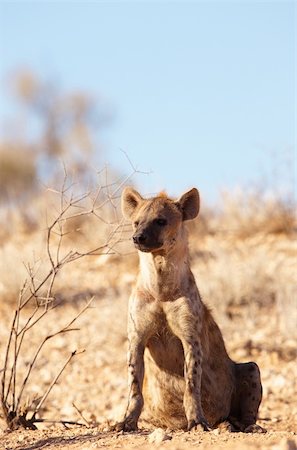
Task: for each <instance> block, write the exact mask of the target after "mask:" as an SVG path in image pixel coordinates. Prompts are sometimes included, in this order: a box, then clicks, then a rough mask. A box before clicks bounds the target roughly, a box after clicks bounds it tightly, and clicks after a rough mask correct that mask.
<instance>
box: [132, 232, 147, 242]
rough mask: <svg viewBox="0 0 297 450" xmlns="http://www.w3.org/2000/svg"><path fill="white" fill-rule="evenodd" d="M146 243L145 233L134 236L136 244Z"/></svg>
mask: <svg viewBox="0 0 297 450" xmlns="http://www.w3.org/2000/svg"><path fill="white" fill-rule="evenodd" d="M145 241H146V236H145V235H144V234H143V233H140V234H134V236H133V242H134V244H143V243H144V242H145Z"/></svg>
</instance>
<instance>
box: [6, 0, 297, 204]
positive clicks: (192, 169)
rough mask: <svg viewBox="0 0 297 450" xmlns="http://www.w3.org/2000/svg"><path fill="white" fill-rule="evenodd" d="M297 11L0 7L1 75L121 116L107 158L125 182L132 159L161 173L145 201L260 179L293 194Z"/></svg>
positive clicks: (210, 6)
mask: <svg viewBox="0 0 297 450" xmlns="http://www.w3.org/2000/svg"><path fill="white" fill-rule="evenodd" d="M294 9H296V7H295V3H294V2H286V1H273V2H269V1H261V2H256V1H252V0H251V1H247V2H244V1H230V2H225V1H192V2H186V1H176V2H169V1H151V2H149V1H148V2H142V1H138V2H136V1H134V2H132V1H131V2H125V1H119V2H114V1H109V2H101V1H97V2H86V1H85V2H82V1H81V2H77V1H76V2H70V1H64V2H59V1H57V2H53V1H52V2H44V1H39V2H25V1H22V2H12V1H11V2H3V1H2V2H1V1H0V29H1V31H0V71H1V73H0V76H1V80H2V81H3V80H4V79H5V76H7V74H8V73H9V71H12V70H14V69H15V68H17V67H24V66H25V67H28V68H31V69H33V70H36V71H37V72H38V73H39V74H41V75H42V76H44V77H47V78H52V79H54V80H56V81H58V83H59V84H60V85H61V87H62V88H63V89H65V90H72V89H83V90H87V91H91V92H93V93H94V94H96V95H98V96H100V95H103V96H104V98H106V99H107V100H108V102H109V103H110V104H111V105H112V108H113V109H114V110H115V119H114V121H113V124H112V125H111V126H110V127H109V129H108V130H107V131H106V132H105V133H104V137H103V139H104V143H105V146H106V149H107V150H106V153H105V155H104V158H105V159H106V160H107V161H109V162H110V163H111V164H113V165H115V166H116V167H118V168H119V169H120V170H126V171H127V170H129V169H128V163H127V161H126V160H125V157H124V156H123V154H122V153H121V152H120V149H123V150H125V151H126V152H127V153H128V155H129V157H130V159H131V160H132V161H133V163H134V164H135V165H136V166H137V167H138V168H139V169H142V170H143V171H152V173H151V174H150V175H148V176H144V175H143V176H140V177H139V179H138V183H139V187H140V188H141V189H142V190H143V191H144V192H156V191H158V190H160V189H163V188H165V189H166V190H167V191H168V193H170V194H172V195H179V194H180V193H181V192H182V191H184V190H186V189H187V188H189V187H192V186H197V187H198V188H200V190H201V191H202V194H203V195H204V196H205V197H206V198H207V199H215V198H216V197H217V195H218V192H219V191H220V190H221V189H229V190H232V189H234V188H235V187H236V186H238V185H241V186H244V187H247V186H250V185H253V184H254V183H257V182H258V181H259V180H262V181H263V182H264V184H265V183H267V184H268V185H269V187H273V188H279V189H282V188H285V187H289V188H290V189H292V183H293V178H294V167H293V166H294V162H293V155H294V146H295V145H296V136H295V134H296V130H295V120H296V117H295V109H296V92H295V86H296V67H295V64H296V36H294V28H296V11H295V10H294ZM3 86H4V85H3V83H2V87H1V99H2V100H1V106H0V114H1V117H2V118H3V117H4V116H5V115H6V114H7V113H8V111H9V106H10V105H9V101H8V99H7V97H6V96H5V92H4V87H3ZM295 164H296V159H295ZM295 169H296V166H295ZM275 173H276V174H277V175H276V176H275ZM274 176H275V179H273V177H274ZM265 180H266V181H265Z"/></svg>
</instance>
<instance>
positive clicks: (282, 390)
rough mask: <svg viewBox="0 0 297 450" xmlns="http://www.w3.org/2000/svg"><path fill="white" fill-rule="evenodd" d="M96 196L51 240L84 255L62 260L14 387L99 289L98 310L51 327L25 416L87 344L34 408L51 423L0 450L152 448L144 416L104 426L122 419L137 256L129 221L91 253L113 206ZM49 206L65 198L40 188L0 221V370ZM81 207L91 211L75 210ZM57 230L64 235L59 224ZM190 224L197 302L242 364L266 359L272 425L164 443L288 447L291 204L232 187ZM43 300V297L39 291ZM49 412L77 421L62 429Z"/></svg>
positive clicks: (40, 252) (44, 255)
mask: <svg viewBox="0 0 297 450" xmlns="http://www.w3.org/2000/svg"><path fill="white" fill-rule="evenodd" d="M113 188H114V186H113ZM116 193H117V194H118V193H119V189H116ZM101 194H102V193H100V195H101ZM114 197H117V195H114ZM68 198H69V197H68ZM91 198H92V200H90V196H88V197H86V198H84V199H82V202H83V205H80V206H82V208H79V209H77V208H74V210H73V208H70V210H71V211H70V216H71V218H69V220H64V221H63V241H62V244H61V242H60V240H61V233H57V234H56V236H55V237H53V242H52V244H51V245H52V246H53V247H52V250H53V251H55V252H57V249H58V248H59V252H60V253H61V256H60V257H61V258H62V257H64V256H65V255H67V254H69V252H72V253H71V254H73V255H83V254H85V253H87V255H86V256H84V257H83V258H79V259H78V260H77V261H74V262H72V263H71V264H69V265H67V267H65V268H63V270H61V271H60V272H59V273H58V274H57V278H56V280H55V284H54V287H53V292H50V294H48V295H47V297H46V296H45V297H46V299H47V302H48V301H49V299H54V301H55V302H60V303H61V304H60V306H58V307H55V308H49V311H48V312H47V314H46V320H40V322H38V323H37V324H36V325H35V326H34V327H32V328H31V329H30V333H29V332H28V336H27V335H26V336H25V338H24V342H23V344H22V351H21V352H20V355H19V358H18V365H17V377H16V381H15V383H16V386H18V383H19V386H21V383H22V380H24V377H26V373H27V372H28V367H30V362H31V361H32V357H34V352H35V351H36V350H35V349H36V348H38V346H39V345H40V343H41V342H43V340H44V339H45V338H46V337H47V336H48V335H51V334H53V332H54V331H55V332H57V331H58V330H62V329H63V327H65V324H67V323H68V322H69V321H70V320H71V318H73V317H75V316H76V315H77V314H78V312H79V311H80V310H81V308H82V307H84V305H85V304H86V302H87V301H88V300H89V299H90V298H91V297H93V296H94V300H93V307H92V308H91V309H88V310H87V311H85V313H84V314H83V315H81V316H80V317H79V318H78V319H77V325H75V328H80V331H74V332H72V333H58V334H57V336H55V339H50V340H46V342H45V344H44V346H43V347H42V349H41V351H40V355H39V358H38V360H37V361H36V362H35V365H34V370H32V373H31V374H30V380H29V382H28V383H27V384H26V386H25V389H24V393H23V395H22V405H21V407H22V411H26V413H30V411H31V415H32V414H33V413H34V411H35V410H36V406H38V405H40V400H41V399H42V398H43V396H44V394H45V393H46V392H47V390H48V388H49V387H50V386H51V385H52V383H53V380H55V377H56V375H57V372H58V371H59V369H60V368H61V367H62V366H63V364H64V362H65V361H67V358H69V355H70V354H72V352H74V351H78V352H79V351H80V350H81V349H86V352H84V353H83V354H81V355H79V356H77V358H76V359H75V360H73V361H71V363H70V364H69V365H68V366H67V367H66V368H65V370H64V372H63V373H62V375H61V377H60V378H59V379H58V380H57V381H56V382H55V383H54V385H52V389H51V391H50V392H49V395H48V396H47V397H46V401H44V402H42V405H41V406H38V408H37V412H36V418H37V419H38V418H42V419H43V420H48V421H53V422H49V423H48V424H45V423H41V424H38V423H36V424H35V425H37V427H38V428H41V429H40V430H37V431H28V430H27V431H20V430H16V431H14V432H12V433H10V434H3V435H2V438H1V439H2V442H3V448H6V449H12V448H18V449H30V448H42V446H43V445H45V444H46V448H51V449H54V448H91V447H92V448H96V447H100V446H106V447H108V446H119V447H125V448H129V447H137V446H139V445H147V448H151V447H150V446H151V445H152V444H150V443H149V442H150V441H149V438H148V436H147V435H148V433H149V432H150V431H151V430H150V431H146V430H148V429H149V426H148V424H146V423H142V426H143V430H144V431H142V432H141V433H140V434H138V435H136V436H132V437H129V438H128V440H127V437H125V435H114V434H111V435H110V434H109V433H108V432H107V431H106V430H107V424H108V423H109V422H110V421H114V420H116V419H118V418H120V416H121V415H122V413H123V411H124V408H125V401H126V400H125V399H126V368H125V359H126V312H127V298H128V295H129V291H130V289H131V285H132V283H133V279H134V275H135V273H136V269H137V257H136V255H135V253H134V251H133V249H132V247H131V246H130V244H128V243H127V242H124V243H122V240H123V236H125V237H128V235H129V233H128V234H127V232H126V229H125V227H124V228H123V227H121V234H120V237H119V239H120V241H121V243H120V244H119V245H118V246H117V247H114V245H111V246H110V247H108V248H110V249H112V250H113V251H112V252H111V253H112V254H106V255H102V254H101V253H110V252H109V251H107V252H99V254H96V252H93V253H95V254H93V255H92V249H98V248H99V247H100V248H101V246H102V242H106V239H107V240H108V236H110V231H111V228H110V226H111V225H110V224H111V223H112V224H113V226H114V223H115V218H116V216H115V215H114V214H115V211H116V209H115V208H116V205H115V204H114V205H113V206H112V207H111V205H110V189H109V190H108V194H106V193H105V197H104V196H103V197H100V201H101V203H99V204H97V206H100V207H101V208H102V210H100V214H98V217H95V216H94V214H93V211H94V208H93V207H92V206H90V205H94V196H93V197H92V196H91ZM98 198H99V197H97V198H96V201H97V199H98ZM104 198H105V203H104ZM88 202H89V203H88ZM46 207H47V211H48V216H49V215H52V216H53V217H55V216H57V214H58V216H59V214H61V203H60V195H59V194H56V193H55V192H47V194H46V196H42V197H40V196H38V197H37V198H36V199H35V200H34V205H32V204H31V205H30V208H29V209H28V210H27V211H26V214H24V213H23V212H21V211H16V210H15V211H13V213H12V212H10V217H9V222H4V223H3V222H2V228H1V246H0V254H1V257H0V264H1V283H0V293H1V305H0V307H1V328H0V343H1V367H2V368H3V365H4V355H5V346H6V343H7V339H8V335H9V329H10V325H11V321H12V319H13V315H14V309H15V307H16V302H17V301H18V292H19V288H20V287H21V286H22V283H23V280H24V278H25V277H26V276H27V277H28V267H37V266H38V274H36V275H35V277H36V279H43V278H42V277H44V276H46V273H47V270H48V268H49V267H50V265H51V261H50V260H49V255H48V229H49V223H50V218H49V217H48V216H46V214H45V209H46ZM63 207H64V208H65V204H62V208H63ZM99 209H100V208H99ZM30 211H34V214H30ZM83 211H84V212H86V214H82V212H83ZM102 214H103V216H102ZM28 224H29V225H28ZM59 230H60V232H61V227H60V226H59ZM56 231H57V230H56ZM117 231H120V229H119V228H117ZM124 231H125V233H124ZM189 232H190V243H191V244H190V248H191V254H192V265H193V271H194V274H195V276H196V278H197V281H198V285H199V287H200V291H201V293H202V296H203V298H204V300H205V301H206V302H207V303H208V304H209V305H210V306H211V307H212V309H213V312H214V315H215V317H216V320H217V321H218V323H219V324H220V326H221V328H222V330H223V334H224V336H225V339H226V342H227V347H228V350H229V352H230V354H231V356H232V357H233V358H234V359H235V360H241V361H248V360H250V359H253V360H256V361H257V363H258V364H259V365H260V367H261V371H262V381H263V385H264V398H263V403H262V406H261V409H260V422H259V423H260V424H261V425H262V426H264V427H266V428H267V429H268V430H270V434H269V436H268V438H267V437H266V438H265V440H264V438H263V437H247V436H242V435H241V433H239V434H238V435H236V436H235V437H234V436H233V437H232V438H231V437H230V438H228V439H227V441H226V437H225V435H219V434H213V433H211V434H210V435H208V436H205V434H204V435H202V434H199V433H194V434H188V433H185V434H183V433H170V434H169V437H172V439H171V440H170V441H166V442H164V444H162V445H163V446H164V448H165V447H166V448H184V446H188V447H191V446H195V445H196V444H197V443H198V442H199V443H200V444H202V443H204V445H205V448H207V445H213V444H217V445H225V446H226V448H227V447H228V448H236V446H237V445H238V443H239V442H240V445H241V448H245V446H247V448H248V447H249V446H250V445H253V448H255V447H257V446H258V447H261V448H263V449H265V448H274V447H273V446H276V447H275V448H280V447H278V445H281V446H282V448H288V449H289V448H295V447H292V445H294V444H292V442H293V440H294V436H293V432H294V431H296V426H297V408H296V404H297V390H296V379H297V369H296V337H297V336H296V285H297V284H296V270H295V266H296V254H297V252H296V250H297V249H296V246H297V245H296V221H295V218H294V214H293V209H291V208H289V207H288V206H285V205H284V204H283V203H281V202H280V201H276V200H275V201H274V202H272V201H266V200H265V199H264V198H261V197H260V198H259V197H257V198H256V197H253V196H249V197H248V198H242V197H240V196H239V197H237V198H235V197H233V198H232V196H231V197H228V198H225V199H224V200H223V202H222V207H221V208H220V212H219V213H214V211H207V210H206V209H205V213H204V214H203V209H202V216H201V217H200V219H198V220H197V221H196V222H194V223H193V224H191V225H190V230H189ZM123 233H124V235H123ZM115 240H116V241H117V240H118V236H117V237H116V239H115ZM59 246H60V247H59ZM55 255H56V256H57V254H56V253H55ZM56 256H55V257H56ZM28 262H30V266H28ZM24 263H25V265H24ZM36 265H37V266H36ZM29 275H30V273H29ZM31 275H32V274H31ZM29 278H30V277H29ZM33 297H34V296H33ZM36 297H38V296H37V295H35V298H36ZM40 297H42V298H44V293H43V295H40ZM30 315H32V308H27V309H26V313H25V315H24V317H23V319H22V320H23V321H24V322H25V321H26V320H28V317H30ZM34 408H35V409H34ZM56 421H58V422H59V421H64V425H66V424H65V422H67V421H69V422H71V421H73V422H79V423H81V424H82V425H81V426H80V427H73V428H70V429H67V430H66V429H65V428H61V425H59V424H57V423H55V422H56ZM45 425H46V427H45ZM69 426H70V425H68V427H69ZM44 427H45V428H44ZM85 427H86V428H85ZM3 429H5V424H3ZM236 439H237V440H236ZM253 439H256V441H254V442H253ZM257 439H258V440H257ZM280 442H281V444H279V443H280ZM33 444H34V445H33ZM179 446H180V447H179ZM1 448H2V447H1Z"/></svg>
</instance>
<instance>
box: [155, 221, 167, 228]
mask: <svg viewBox="0 0 297 450" xmlns="http://www.w3.org/2000/svg"><path fill="white" fill-rule="evenodd" d="M156 224H157V225H160V227H164V226H165V225H167V220H166V219H156Z"/></svg>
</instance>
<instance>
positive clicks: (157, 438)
mask: <svg viewBox="0 0 297 450" xmlns="http://www.w3.org/2000/svg"><path fill="white" fill-rule="evenodd" d="M170 439H172V437H171V436H169V435H168V434H166V433H165V431H164V430H162V428H156V429H155V430H154V431H153V432H152V433H151V434H149V436H148V440H149V442H150V443H151V444H160V443H161V442H163V441H168V440H170Z"/></svg>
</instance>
